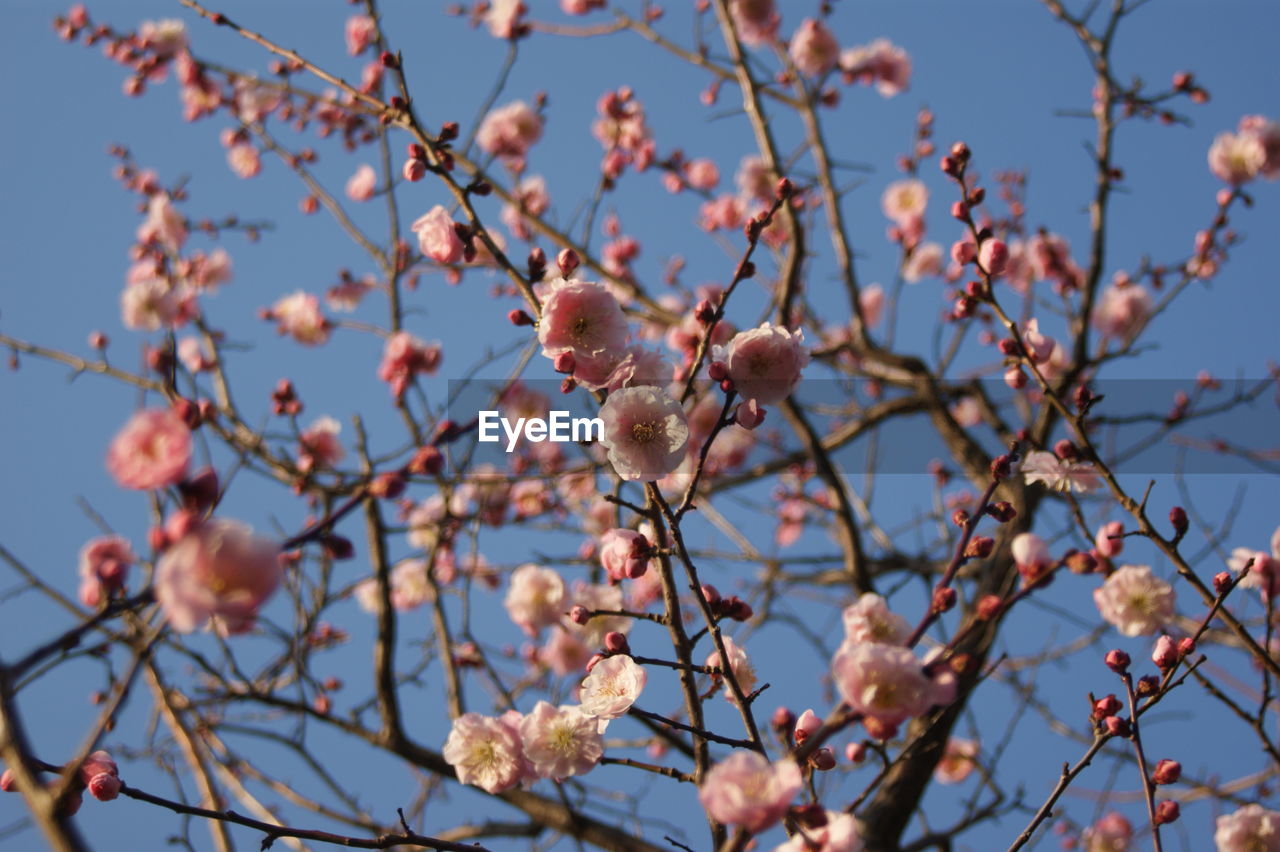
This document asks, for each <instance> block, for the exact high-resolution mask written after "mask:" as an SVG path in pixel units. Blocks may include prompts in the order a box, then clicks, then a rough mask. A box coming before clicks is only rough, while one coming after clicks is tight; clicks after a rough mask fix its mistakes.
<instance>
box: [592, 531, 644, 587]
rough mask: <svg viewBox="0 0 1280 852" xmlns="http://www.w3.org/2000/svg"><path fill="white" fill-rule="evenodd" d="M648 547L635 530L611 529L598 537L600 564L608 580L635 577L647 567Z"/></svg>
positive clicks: (616, 580) (618, 580) (642, 537)
mask: <svg viewBox="0 0 1280 852" xmlns="http://www.w3.org/2000/svg"><path fill="white" fill-rule="evenodd" d="M648 547H649V546H648V543H647V542H646V541H645V539H644V536H642V535H640V533H638V532H636V531H635V530H628V529H611V530H609V531H608V532H606V533H605V534H604V535H603V536H601V537H600V549H599V550H600V554H599V555H600V564H601V565H602V566H603V567H604V570H605V573H606V574H608V575H609V579H610V580H613V581H615V582H620V581H622V580H627V579H635V578H636V577H639V576H640V575H641V574H643V573H644V572H645V570H646V569H647V568H648V567H649V555H648ZM637 549H639V553H640V554H641V555H638V552H637Z"/></svg>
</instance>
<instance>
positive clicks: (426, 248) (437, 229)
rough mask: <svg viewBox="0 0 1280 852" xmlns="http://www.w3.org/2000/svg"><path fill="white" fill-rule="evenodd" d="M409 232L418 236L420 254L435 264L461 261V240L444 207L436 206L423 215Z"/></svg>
mask: <svg viewBox="0 0 1280 852" xmlns="http://www.w3.org/2000/svg"><path fill="white" fill-rule="evenodd" d="M409 230H411V231H413V232H414V233H415V234H417V235H418V248H419V249H421V251H422V253H423V254H424V255H426V256H427V257H429V258H430V259H431V260H434V261H435V262H436V263H457V262H458V261H460V260H462V253H463V248H464V247H463V245H462V240H461V238H459V237H458V232H457V231H456V230H455V229H454V227H453V219H451V218H450V217H449V211H448V210H445V209H444V205H441V204H437V205H436V206H435V207H432V208H431V209H430V210H428V211H427V212H426V213H423V214H422V215H421V216H419V217H418V218H417V219H415V220H414V223H413V224H412V225H410V226H409Z"/></svg>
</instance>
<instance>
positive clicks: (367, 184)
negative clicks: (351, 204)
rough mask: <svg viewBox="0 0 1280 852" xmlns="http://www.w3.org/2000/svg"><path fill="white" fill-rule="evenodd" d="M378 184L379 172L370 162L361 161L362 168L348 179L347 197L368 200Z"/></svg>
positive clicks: (353, 199)
mask: <svg viewBox="0 0 1280 852" xmlns="http://www.w3.org/2000/svg"><path fill="white" fill-rule="evenodd" d="M377 186H378V173H377V172H375V171H374V170H373V166H371V165H369V164H368V163H361V165H360V168H358V169H356V173H355V174H353V175H352V176H351V178H350V179H349V180H348V181H347V198H350V199H351V200H352V201H368V200H369V199H370V198H373V192H374V190H375V189H376V188H377Z"/></svg>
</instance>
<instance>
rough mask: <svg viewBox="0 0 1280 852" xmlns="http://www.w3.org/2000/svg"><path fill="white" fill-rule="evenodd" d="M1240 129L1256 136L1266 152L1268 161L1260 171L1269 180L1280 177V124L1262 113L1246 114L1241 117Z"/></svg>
mask: <svg viewBox="0 0 1280 852" xmlns="http://www.w3.org/2000/svg"><path fill="white" fill-rule="evenodd" d="M1239 130H1240V132H1241V133H1247V134H1249V135H1252V136H1256V137H1257V138H1258V141H1260V142H1261V143H1262V150H1263V151H1265V152H1266V161H1265V162H1264V163H1263V164H1262V167H1261V168H1259V170H1258V173H1259V174H1260V175H1262V176H1263V177H1264V178H1266V179H1267V180H1275V179H1276V178H1277V177H1280V124H1277V123H1276V122H1274V121H1271V120H1269V119H1267V118H1264V117H1263V116H1261V115H1246V116H1244V117H1243V118H1241V119H1240V127H1239Z"/></svg>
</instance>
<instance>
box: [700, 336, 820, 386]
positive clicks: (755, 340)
mask: <svg viewBox="0 0 1280 852" xmlns="http://www.w3.org/2000/svg"><path fill="white" fill-rule="evenodd" d="M713 357H714V358H715V360H717V361H723V362H724V363H725V366H727V367H728V368H729V378H730V379H732V380H733V386H734V389H735V390H737V391H738V393H739V394H741V395H742V396H743V397H744V398H746V399H754V400H755V401H756V402H758V403H760V404H761V405H772V404H774V403H779V402H782V401H783V400H784V399H786V398H787V397H789V396H791V392H792V391H794V390H795V389H796V385H798V384H799V383H800V372H801V371H802V370H803V369H804V368H805V366H806V365H807V364H808V363H809V350H808V349H806V348H805V346H804V332H803V331H800V330H799V329H797V330H796V331H794V332H793V331H790V330H788V329H786V328H783V327H782V326H775V325H771V324H769V323H767V322H766V323H765V324H764V325H762V326H760V327H759V328H753V329H750V330H749V331H740V332H738V333H737V334H736V335H734V337H733V339H732V340H730V341H729V345H728V346H724V347H719V346H717V347H714V349H713Z"/></svg>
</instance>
